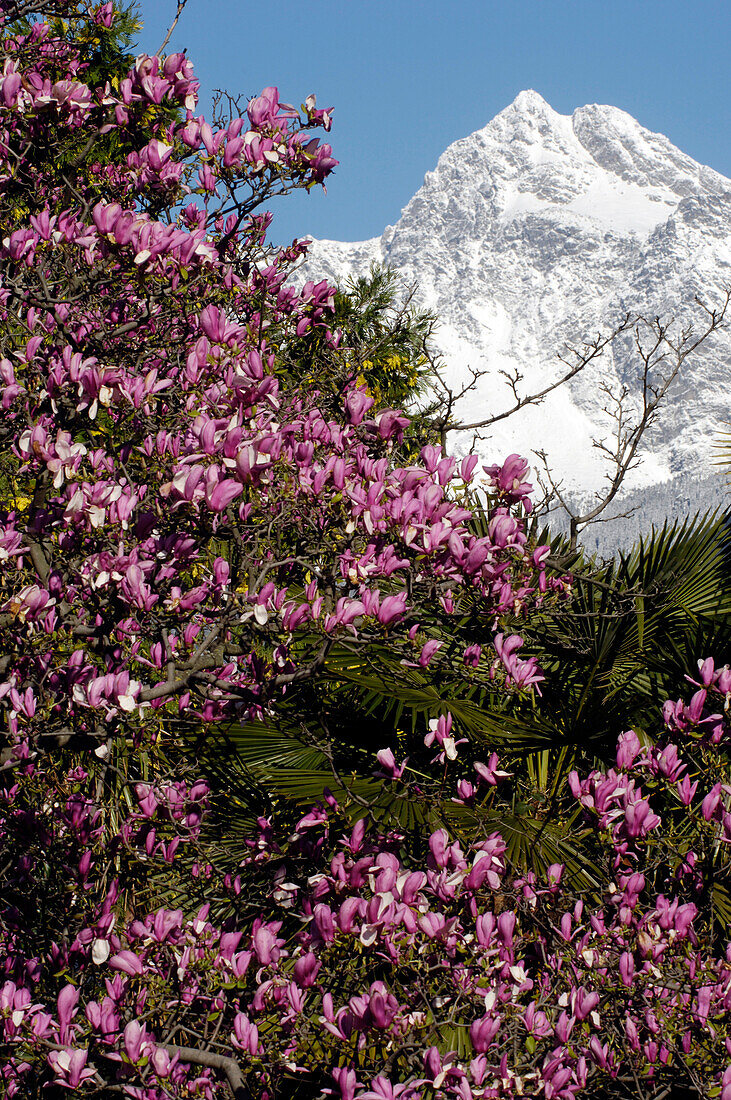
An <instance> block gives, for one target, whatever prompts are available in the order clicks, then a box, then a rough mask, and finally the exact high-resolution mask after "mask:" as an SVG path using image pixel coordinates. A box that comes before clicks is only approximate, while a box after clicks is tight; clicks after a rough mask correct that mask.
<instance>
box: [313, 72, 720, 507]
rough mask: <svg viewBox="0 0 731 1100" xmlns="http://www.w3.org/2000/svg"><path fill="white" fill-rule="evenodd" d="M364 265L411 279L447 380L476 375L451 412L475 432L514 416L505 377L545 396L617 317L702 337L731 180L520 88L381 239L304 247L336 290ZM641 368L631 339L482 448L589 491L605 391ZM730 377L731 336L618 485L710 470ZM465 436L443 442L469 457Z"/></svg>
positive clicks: (654, 140)
mask: <svg viewBox="0 0 731 1100" xmlns="http://www.w3.org/2000/svg"><path fill="white" fill-rule="evenodd" d="M374 261H376V262H379V263H386V264H388V265H390V266H392V267H394V268H395V269H396V270H397V271H399V272H400V273H401V274H402V275H403V276H404V278H405V280H406V281H407V282H409V283H414V284H415V285H416V287H417V295H418V299H419V301H420V302H421V304H423V305H424V306H426V307H428V308H430V309H432V310H434V312H435V313H436V314H437V316H438V317H439V319H440V326H439V330H438V333H437V345H438V349H439V351H440V352H441V354H442V356H443V358H444V372H445V379H446V381H447V383H448V384H449V385H452V386H453V387H454V388H455V389H458V388H459V387H460V386H461V385H462V384H463V383H464V382H465V380H466V379H468V378H469V370H470V369H472V370H476V371H478V372H479V374H480V378H479V382H478V384H477V386H476V387H475V388H474V389H473V390H472V391H470V394H469V396H468V397H466V398H465V399H464V402H463V408H462V410H458V412H460V411H461V412H462V413H463V418H464V419H465V420H469V421H470V422H474V421H475V420H477V419H479V418H480V416H485V417H487V416H488V415H489V414H491V413H492V414H494V413H497V412H500V411H502V410H503V409H504V408H507V407H508V405H509V403H510V394H509V391H508V390H507V389H506V386H505V384H504V378H503V375H502V374H501V372H503V371H508V372H515V371H516V370H517V371H519V372H520V374H521V375H522V376H523V381H522V383H521V386H522V389H523V391H524V392H533V391H535V390H536V389H539V388H542V387H543V385H544V384H545V382H546V380H547V379H549V378H551V377H553V376H554V375H555V372H556V370H557V363H556V356H557V353H558V352H560V351H561V350H562V348H564V346H565V344H566V342H567V341H568V342H572V343H578V342H580V341H581V340H582V339H583V338H585V337H586V336H589V335H596V333H597V332H599V331H602V330H606V329H607V328H608V327H610V326H611V325H612V324H613V323H614V322H615V321H616V320H617V319H618V317H620V316H622V315H623V314H624V313H625V312H628V311H629V312H635V311H636V312H642V311H645V312H648V313H649V314H650V315H651V316H653V317H655V316H658V315H659V316H663V317H667V318H669V317H670V316H675V317H676V318H678V319H679V321H680V322H687V323H695V324H696V326H698V325H699V324H700V323H701V322H702V319H703V318H702V314H700V313H699V310H698V307H697V306H696V305H695V301H694V299H695V298H696V296H698V297H700V298H701V299H702V300H703V301H705V302H706V303H707V304H709V305H713V304H715V303H717V302H718V301H719V300H720V298H721V297H722V295H723V291H724V289H725V287H727V286H729V285H731V180H729V179H727V178H726V177H724V176H722V175H721V174H720V173H718V172H715V171H714V170H713V169H711V168H708V167H706V166H704V165H701V164H698V163H697V162H696V161H694V160H693V159H692V157H690V156H688V155H687V154H686V153H683V152H682V151H681V150H680V149H678V148H677V147H676V146H674V145H673V144H672V142H670V141H669V140H668V138H666V137H664V136H663V135H662V134H657V133H653V132H652V131H650V130H647V129H645V128H644V127H643V126H641V125H640V123H639V122H637V121H636V120H635V119H634V118H632V117H631V115H628V114H627V113H626V112H624V111H621V110H619V109H618V108H616V107H611V106H600V105H597V104H590V105H587V106H584V107H579V108H578V109H577V110H575V111H574V112H573V114H572V115H563V114H560V113H558V112H557V111H554V110H553V108H552V107H551V106H550V105H549V104H548V103H547V102H546V100H545V99H543V97H542V96H541V95H540V94H539V93H538V92H536V91H524V92H521V93H520V94H519V95H518V96H517V97H516V98H515V100H514V101H513V102H512V103H511V104H510V105H509V106H507V107H506V108H505V109H504V110H502V111H500V113H499V114H497V115H496V116H495V118H493V119H492V120H491V121H490V122H489V123H488V124H487V125H486V126H485V127H483V128H482V129H481V130H477V131H476V132H475V133H473V134H470V135H469V136H467V137H465V138H462V139H460V140H458V141H456V142H454V143H453V144H452V145H450V146H449V148H448V149H446V150H445V152H444V153H443V154H442V156H441V157H440V158H439V161H438V163H437V165H436V166H435V168H434V170H433V171H431V172H428V173H427V175H426V177H425V180H424V184H423V186H422V187H421V188H420V189H419V191H418V192H417V193H416V195H415V196H414V197H413V198H412V199H411V200H410V202H409V203H408V204H407V205H406V207H405V208H404V210H403V211H402V213H401V217H400V218H399V219H398V221H397V222H396V224H395V225H394V226H389V227H387V229H386V230H385V231H384V233H383V235H382V236H381V237H380V238H376V239H374V240H371V241H362V242H358V243H348V242H334V241H315V242H313V245H312V250H311V254H310V258H309V260H308V265H307V276H308V277H310V278H314V277H317V278H322V277H327V278H331V279H334V280H336V281H337V280H340V279H343V278H345V277H347V276H348V275H352V274H360V273H363V272H366V271H367V270H368V268H369V265H370V264H371V263H372V262H374ZM633 354H634V353H633V350H632V344H631V341H625V342H624V343H623V344H622V345H621V346H617V347H615V348H614V349H613V352H612V353H611V354H609V353H608V354H607V355H605V357H604V358H603V359H602V361H601V363H600V364H598V365H597V370H596V371H595V372H594V373H593V374H590V373H589V372H586V373H585V374H583V375H581V376H580V377H579V378H578V379H577V380H576V383H575V384H574V385H573V387H572V389H571V390H569V389H567V388H564V389H561V390H557V391H556V392H555V393H554V394H552V395H551V397H550V398H548V399H546V401H545V402H544V403H543V404H541V405H540V406H536V407H527V408H525V409H523V410H522V412H521V413H520V414H519V415H518V416H515V417H511V418H510V419H509V420H505V421H502V422H501V423H500V424H499V425H496V426H495V428H494V429H493V430H492V433H491V435H490V436H489V437H488V438H484V439H483V440H481V441H478V446H479V447H480V449H481V450H482V452H483V453H484V454H485V456H486V457H487V456H489V457H490V458H491V460H493V459H494V458H495V457H496V456H497V457H499V455H500V454H501V453H503V454H507V453H509V452H510V451H515V450H518V451H521V452H522V453H524V454H526V455H528V456H531V455H532V454H533V453H534V452H535V451H536V450H538V449H545V450H546V452H547V453H548V458H549V462H550V463H551V466H552V469H553V472H554V474H555V476H557V477H559V478H560V479H562V480H563V482H564V484H565V485H567V486H569V487H574V488H576V489H579V488H582V489H589V490H591V489H594V488H597V487H599V486H600V485H601V484H602V479H603V477H604V474H605V473H606V469H605V467H604V465H603V463H602V461H601V459H600V456H599V454H598V452H597V450H596V448H595V447H593V445H592V441H593V440H594V439H597V438H606V436H607V432H608V431H610V430H611V423H610V422H608V420H607V417H606V414H605V412H604V409H603V407H604V404H605V403H606V398H605V396H603V395H602V392H601V390H600V386H599V383H600V382H604V383H606V384H608V385H610V386H611V387H616V388H619V387H620V386H622V385H628V386H629V387H630V390H631V391H632V387H633V386H635V387H636V385H637V384H638V374H637V363H636V358H633ZM730 375H731V337H730V336H729V334H728V332H723V333H720V334H715V335H714V337H713V339H712V341H711V342H709V344H708V345H706V346H704V348H703V349H702V351H701V352H700V353H699V354H698V355H696V356H695V357H694V358H693V360H691V361H689V362H688V365H687V367H686V368H685V371H684V374H683V376H682V377H681V378H680V379H679V380H678V381H677V382H676V383H675V384H674V391H673V393H672V397H671V400H670V401H669V402H668V405H667V408H666V409H665V413H664V416H663V418H662V419H661V420H660V421H659V422H658V425H657V427H656V428H655V430H654V432H653V434H652V436H651V437H650V438H649V439H648V441H647V446H646V447H645V450H644V452H643V462H642V465H641V467H640V468H639V469H638V470H637V471H636V472H635V473H634V475H633V478H632V479H631V480H630V482H629V484H628V488H632V489H635V490H636V489H639V488H642V487H643V486H644V487H651V486H653V485H657V484H660V483H663V482H666V481H668V479H671V478H673V477H677V476H678V475H684V476H690V475H693V476H695V475H697V473H698V471H699V470H706V471H707V470H708V464H709V459H710V457H711V455H712V448H713V441H714V438H715V436H716V433H717V430H718V428H719V427H720V426H721V425H722V424H724V423H725V422H727V421H728V419H729V416H730V410H729V399H728V392H729V377H730ZM634 397H635V398H636V397H637V393H636V391H634ZM468 434H469V438H467V436H464V437H460V436H459V435H457V436H455V437H454V438H453V440H452V446H453V447H454V448H455V449H456V450H458V451H460V450H464V449H466V448H467V447H468V446H469V445H470V444H471V442H472V435H471V433H468ZM666 495H667V494H666Z"/></svg>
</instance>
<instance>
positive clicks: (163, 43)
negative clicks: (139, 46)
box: [155, 0, 188, 57]
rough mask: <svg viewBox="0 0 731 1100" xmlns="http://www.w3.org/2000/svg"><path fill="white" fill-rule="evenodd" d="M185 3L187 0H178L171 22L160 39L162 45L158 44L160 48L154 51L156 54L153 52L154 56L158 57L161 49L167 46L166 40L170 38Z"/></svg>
mask: <svg viewBox="0 0 731 1100" xmlns="http://www.w3.org/2000/svg"><path fill="white" fill-rule="evenodd" d="M187 3H188V0H178V10H177V11H176V13H175V18H174V19H173V21H172V23H171V24H170V26H169V28H168V33H167V34H166V35H165V37H164V38H163V40H162V45H161V46H160V48H159V49H158V50H157V51H156V54H155V56H156V57H159V56H160V54H161V53H162V51H163V50H164V49H165V47H166V46H167V44H168V42H169V41H170V38H171V36H172V33H173V31H174V30H175V27H176V25H177V22H178V20H179V19H180V16H181V15H182V14H183V9H184V8H185V5H186V4H187Z"/></svg>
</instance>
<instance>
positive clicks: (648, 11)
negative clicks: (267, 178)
mask: <svg viewBox="0 0 731 1100" xmlns="http://www.w3.org/2000/svg"><path fill="white" fill-rule="evenodd" d="M139 6H140V10H141V14H142V17H143V19H144V22H145V28H144V30H143V33H142V37H141V40H140V48H141V49H145V50H147V51H148V52H154V51H155V50H156V49H157V48H158V46H159V45H160V42H161V41H162V39H163V38H164V35H165V31H166V29H167V26H168V25H169V23H170V22H171V19H172V17H173V15H174V13H175V8H176V0H141V2H140V5H139ZM183 48H187V50H188V54H189V56H190V57H191V59H192V61H193V62H194V65H195V68H196V72H197V74H198V77H199V79H200V80H201V84H202V96H201V109H202V110H203V111H205V112H207V111H208V108H209V104H210V96H211V92H212V90H213V89H214V88H216V87H221V88H225V89H227V90H228V91H231V92H237V93H238V92H240V93H243V95H244V96H246V97H249V96H251V95H255V94H257V93H258V92H259V91H260V90H261V88H262V87H264V86H266V85H267V84H276V85H278V86H279V89H280V95H281V97H282V99H284V100H285V101H288V102H294V103H295V104H299V103H301V102H302V100H303V99H304V98H305V96H306V95H308V94H309V93H310V92H315V93H316V94H317V98H318V104H319V105H320V106H324V107H329V106H333V107H334V108H335V116H334V119H335V121H334V125H333V130H332V133H331V135H330V137H329V139H328V140H330V141H331V143H332V146H333V151H334V155H335V156H336V157H337V158H338V160H339V161H340V167H339V168H337V169H336V174H335V175H334V176H332V177H331V178H330V181H329V183H328V194H327V196H323V195H322V194H321V193H315V192H313V193H311V194H310V195H304V194H303V195H293V196H289V197H288V198H286V199H283V200H280V201H279V202H278V203H276V205H274V206H273V207H272V209H273V212H274V214H275V221H274V223H273V226H272V237H273V238H274V239H275V240H277V241H288V240H291V239H292V238H293V237H295V236H303V235H305V234H308V233H310V234H312V235H314V236H316V237H330V238H334V239H336V240H361V239H364V238H366V237H372V236H376V235H378V234H380V233H381V232H382V231H383V229H384V227H385V226H386V225H388V224H392V223H393V222H395V221H396V220H397V219H398V217H399V214H400V211H401V209H402V207H403V206H404V205H405V204H406V203H407V202H408V200H409V199H410V198H411V196H412V195H413V194H414V192H415V191H416V190H417V189H418V188H419V187H420V186H421V183H422V181H423V178H424V173H425V172H427V171H429V170H430V169H431V168H433V167H434V165H435V164H436V161H437V159H438V157H439V155H440V153H442V152H443V150H444V149H445V148H446V147H447V145H449V143H450V142H452V141H454V140H456V139H457V138H460V137H464V136H465V135H466V134H469V133H471V132H472V131H473V130H476V129H479V128H480V127H482V126H484V125H485V124H486V123H487V122H489V120H490V119H491V118H492V117H493V116H494V115H495V114H496V113H497V112H498V111H500V110H501V109H502V108H503V107H505V106H507V104H508V103H510V102H511V101H512V100H513V99H514V98H515V96H516V95H517V93H518V92H519V91H521V90H522V89H523V88H535V89H536V91H538V92H540V93H541V95H542V96H544V97H545V99H547V100H548V102H549V103H550V104H551V105H552V106H553V107H554V108H555V109H556V110H557V111H561V112H563V113H571V111H573V109H574V108H575V107H578V106H581V105H583V104H585V103H610V104H612V105H614V106H616V107H621V108H622V109H623V110H626V111H629V113H630V114H632V115H634V116H635V118H637V119H639V121H640V122H641V123H642V124H643V125H644V126H646V127H648V128H649V129H651V130H658V131H660V132H662V133H664V134H666V135H667V136H668V137H669V138H670V139H671V141H673V142H674V143H675V144H676V145H678V146H679V147H680V148H681V149H683V150H684V151H685V152H687V153H689V154H690V155H691V156H692V157H694V158H695V159H696V160H699V161H701V162H703V163H705V164H709V165H710V166H711V167H712V168H715V169H716V170H717V171H719V172H723V173H724V174H725V175H727V176H731V130H730V128H729V107H730V105H731V75H730V73H731V65H730V62H729V58H730V56H731V18H730V17H729V4H728V0H696V2H694V3H691V2H686V0H663V2H662V3H660V2H656V0H632V2H629V0H601V2H600V0H499V2H496V0H460V2H459V3H449V2H448V0H441V2H439V0H419V2H417V0H309V2H306V0H297V2H294V0H278V2H277V3H276V4H274V3H266V2H264V3H261V2H260V3H258V4H257V3H255V2H254V3H252V2H251V0H249V2H242V0H188V5H187V7H186V9H185V11H184V13H183V15H182V17H181V19H180V22H179V23H178V26H177V28H176V30H175V32H174V34H173V37H172V39H171V42H170V45H169V46H168V50H173V49H183Z"/></svg>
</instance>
